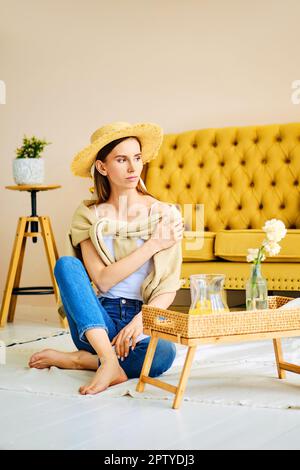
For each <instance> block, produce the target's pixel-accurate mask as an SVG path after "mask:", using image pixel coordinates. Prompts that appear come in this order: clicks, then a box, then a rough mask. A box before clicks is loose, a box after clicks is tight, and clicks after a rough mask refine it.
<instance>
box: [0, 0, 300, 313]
mask: <svg viewBox="0 0 300 470" xmlns="http://www.w3.org/2000/svg"><path fill="white" fill-rule="evenodd" d="M0 11H1V13H0V27H1V29H0V80H4V81H5V83H6V87H7V103H6V104H5V105H0V123H1V127H0V158H1V172H0V178H1V184H0V198H1V199H0V200H1V214H2V224H1V232H0V247H1V273H0V286H1V293H0V295H1V297H2V294H3V289H4V283H5V278H6V272H7V269H8V265H9V259H10V253H11V249H12V245H13V240H14V236H15V230H16V223H17V219H18V217H19V216H20V215H26V214H29V211H30V195H29V193H21V192H17V191H8V190H6V189H4V186H5V185H9V184H14V181H13V178H12V160H13V158H14V157H15V154H14V150H15V148H16V147H17V146H19V145H20V144H21V142H22V138H23V134H28V135H36V136H38V137H40V138H44V137H45V138H46V139H48V140H50V141H51V142H53V144H52V145H51V146H49V147H47V148H46V151H45V158H46V180H45V184H60V185H62V189H59V190H55V191H48V192H45V193H38V213H39V215H43V214H45V215H49V216H50V217H51V219H52V224H53V227H54V231H55V236H56V240H57V244H58V248H59V251H61V250H62V249H63V242H64V234H65V232H66V229H67V226H68V224H69V221H70V217H71V215H72V212H73V210H74V209H75V207H76V206H77V205H78V203H79V202H80V201H81V200H82V199H84V198H87V197H90V194H89V192H88V188H89V186H90V185H91V181H90V180H85V179H81V178H76V177H74V176H72V174H71V172H70V168H69V167H70V162H71V160H72V157H73V155H74V154H75V153H76V152H77V151H78V150H80V149H81V148H82V147H84V146H85V145H87V144H88V141H89V136H90V134H91V133H92V132H93V131H94V130H95V129H96V128H97V127H100V126H101V125H104V124H106V123H108V122H110V121H114V120H126V121H131V122H137V121H153V122H157V123H159V124H160V125H161V126H162V127H163V128H164V130H165V132H166V133H168V132H179V131H183V130H188V129H198V128H202V127H218V126H227V125H247V124H267V123H280V122H292V121H299V116H300V105H295V104H292V102H291V93H292V90H291V84H292V82H293V81H294V80H297V79H300V67H299V65H300V63H299V62H300V54H299V47H300V46H299V45H300V32H299V17H300V2H299V1H298V0H285V1H283V0H282V1H279V0H251V1H250V0H248V1H245V0H227V1H226V0H212V1H209V0H186V1H183V0H182V1H179V0H151V1H150V0H148V1H147V0H109V1H108V0H107V1H103V0H98V1H97V0H6V1H5V0H0ZM49 282H50V276H49V272H48V266H47V262H46V259H45V255H44V250H43V246H42V244H41V242H40V243H38V244H36V245H35V244H33V243H32V242H31V241H29V242H28V246H27V251H26V255H25V261H24V269H23V274H22V279H21V285H23V286H30V285H35V284H39V285H49ZM18 304H20V305H21V304H32V305H41V306H42V305H43V306H53V305H54V296H36V297H32V296H30V297H24V296H22V297H19V298H18Z"/></svg>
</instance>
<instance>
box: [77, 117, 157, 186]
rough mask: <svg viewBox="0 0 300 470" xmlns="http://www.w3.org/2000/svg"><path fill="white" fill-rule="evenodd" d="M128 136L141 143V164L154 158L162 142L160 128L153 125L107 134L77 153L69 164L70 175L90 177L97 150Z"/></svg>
mask: <svg viewBox="0 0 300 470" xmlns="http://www.w3.org/2000/svg"><path fill="white" fill-rule="evenodd" d="M130 136H134V137H137V138H138V139H139V140H140V142H141V145H142V161H143V163H147V162H149V161H150V160H153V159H154V158H156V156H157V154H158V151H159V149H160V146H161V144H162V140H163V131H162V128H161V127H160V126H158V125H157V124H154V123H137V124H133V125H131V126H128V127H125V128H124V129H120V130H117V131H116V130H114V131H112V132H111V133H107V134H105V135H103V136H102V137H100V138H99V139H97V140H96V141H95V142H93V143H92V144H90V145H88V146H87V147H85V148H84V149H83V150H81V151H80V152H79V153H77V155H76V156H75V157H74V159H73V161H72V163H71V171H72V173H73V174H74V175H75V176H82V177H84V178H88V177H91V174H90V168H91V166H92V164H93V163H94V161H95V158H96V155H97V153H98V152H99V150H100V149H101V148H103V147H105V145H107V144H109V143H110V142H112V141H113V140H116V139H120V138H122V137H130Z"/></svg>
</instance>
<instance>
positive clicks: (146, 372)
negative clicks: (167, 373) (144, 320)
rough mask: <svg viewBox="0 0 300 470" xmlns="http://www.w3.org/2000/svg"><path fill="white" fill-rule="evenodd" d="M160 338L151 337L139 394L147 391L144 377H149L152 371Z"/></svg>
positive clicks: (138, 386) (138, 385)
mask: <svg viewBox="0 0 300 470" xmlns="http://www.w3.org/2000/svg"><path fill="white" fill-rule="evenodd" d="M157 342H158V338H157V337H156V336H154V335H153V336H151V339H150V342H149V344H148V348H147V352H146V356H145V359H144V364H143V367H142V371H141V375H140V380H139V382H138V384H137V386H136V391H137V392H143V391H144V390H145V382H143V377H148V376H149V372H150V369H151V364H152V361H153V357H154V353H155V350H156V346H157Z"/></svg>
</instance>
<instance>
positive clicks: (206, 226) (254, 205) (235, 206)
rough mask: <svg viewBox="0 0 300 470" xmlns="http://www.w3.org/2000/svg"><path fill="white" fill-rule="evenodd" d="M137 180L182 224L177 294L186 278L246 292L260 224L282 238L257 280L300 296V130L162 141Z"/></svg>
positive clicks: (230, 130) (237, 131)
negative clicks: (205, 277)
mask: <svg viewBox="0 0 300 470" xmlns="http://www.w3.org/2000/svg"><path fill="white" fill-rule="evenodd" d="M142 177H143V179H144V181H145V184H146V186H147V189H148V191H149V192H150V193H151V194H153V196H155V197H157V198H158V199H160V200H162V201H167V202H171V203H174V204H176V205H177V206H178V207H179V208H181V210H182V215H183V216H184V218H185V224H186V227H185V228H186V232H185V235H184V239H183V265H182V278H184V279H185V280H186V282H185V284H184V286H183V287H185V288H189V276H190V275H191V274H197V273H224V274H225V275H226V284H225V287H226V289H244V288H245V281H246V280H247V278H248V277H249V273H250V265H249V263H247V261H246V255H247V249H248V248H256V247H258V246H259V245H260V243H261V242H262V240H263V238H264V233H263V231H262V230H261V228H262V226H263V225H264V223H265V221H266V220H269V219H272V218H278V219H281V220H282V221H283V222H284V223H285V225H286V227H287V229H288V234H287V236H286V238H285V239H284V240H283V242H282V243H281V246H282V250H281V252H280V254H279V255H278V256H276V257H272V258H267V259H266V261H265V262H264V263H263V265H262V272H263V274H264V276H265V277H266V278H267V280H268V287H269V289H270V290H282V291H286V290H289V291H291V290H295V291H297V290H300V264H299V262H300V123H289V124H280V125H262V126H247V127H246V126H245V127H225V128H219V129H200V130H190V131H185V132H181V133H178V134H167V135H165V136H164V140H163V144H162V147H161V149H160V152H159V155H158V157H157V158H156V159H155V160H153V161H151V162H149V163H148V164H147V165H145V167H144V171H143V174H142ZM186 205H188V206H186ZM187 207H188V211H186V208H187ZM199 221H200V222H201V225H200V228H199ZM197 237H198V238H197ZM200 239H201V243H200V245H203V246H200V245H199V248H198V249H196V250H195V249H194V248H193V249H192V250H191V249H190V246H193V247H194V246H197V245H193V243H196V242H199V241H200ZM191 243H192V245H191Z"/></svg>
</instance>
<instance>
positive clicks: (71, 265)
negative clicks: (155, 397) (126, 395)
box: [54, 256, 176, 379]
mask: <svg viewBox="0 0 300 470" xmlns="http://www.w3.org/2000/svg"><path fill="white" fill-rule="evenodd" d="M54 275H55V278H56V281H57V284H58V287H59V291H60V295H61V300H62V303H63V306H64V310H65V312H66V315H67V318H68V322H69V326H70V332H71V336H72V339H73V342H74V344H75V346H76V347H77V349H79V350H84V351H88V352H90V353H92V354H97V353H96V351H95V350H94V348H93V347H92V346H91V344H90V343H89V342H88V340H87V338H86V335H85V332H86V331H87V330H89V329H91V328H104V329H105V330H106V331H107V334H108V337H109V339H110V341H112V339H113V338H114V336H116V335H117V334H118V333H119V331H120V330H122V328H124V327H125V326H126V325H127V324H128V323H129V322H130V321H131V320H132V319H133V318H134V316H135V315H136V314H137V313H139V312H140V311H141V308H142V305H143V302H142V301H141V300H135V299H128V298H124V297H120V298H116V299H109V298H105V297H100V298H98V297H97V296H96V293H95V291H94V289H93V287H92V285H91V282H90V280H89V277H88V274H87V272H86V270H85V266H84V264H83V263H82V262H81V261H80V260H79V259H78V258H76V257H74V256H62V257H61V258H59V259H58V260H57V262H56V264H55V268H54ZM149 341H150V338H145V339H143V340H141V341H139V342H137V344H136V346H135V348H134V350H133V351H132V350H131V349H130V350H129V354H128V356H127V357H126V358H124V360H123V361H121V359H119V364H120V366H121V367H122V369H123V370H124V371H125V373H126V375H127V377H128V378H129V379H130V378H136V377H139V376H140V374H141V370H142V367H143V363H144V359H145V355H146V352H147V347H148V344H149ZM175 356H176V347H175V345H174V343H171V342H169V341H165V340H163V339H159V340H158V343H157V347H156V351H155V354H154V358H153V362H152V365H151V369H150V372H149V376H150V377H157V376H158V375H161V374H163V373H164V372H165V371H166V370H168V369H169V368H170V367H171V365H172V364H173V361H174V359H175Z"/></svg>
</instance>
